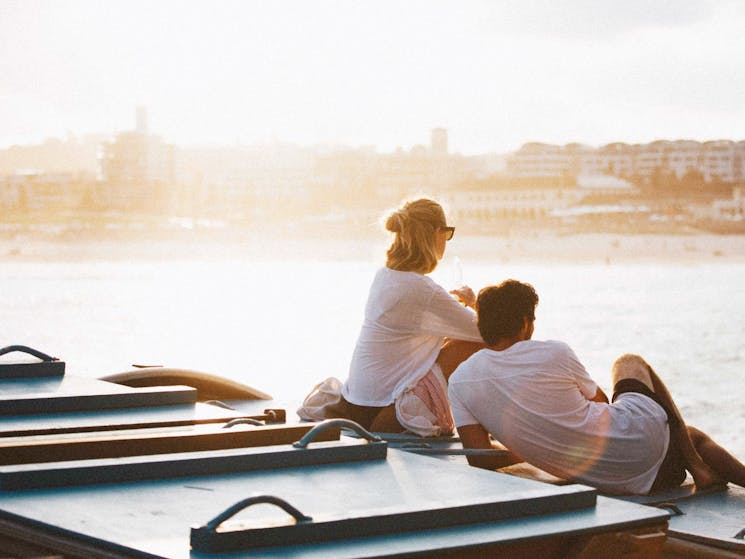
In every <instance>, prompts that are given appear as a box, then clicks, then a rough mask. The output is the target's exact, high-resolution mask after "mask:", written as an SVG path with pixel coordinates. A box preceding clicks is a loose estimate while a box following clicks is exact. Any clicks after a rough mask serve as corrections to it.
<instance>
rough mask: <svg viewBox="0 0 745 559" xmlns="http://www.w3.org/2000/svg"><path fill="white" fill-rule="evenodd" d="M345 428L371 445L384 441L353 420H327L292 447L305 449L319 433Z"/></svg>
mask: <svg viewBox="0 0 745 559" xmlns="http://www.w3.org/2000/svg"><path fill="white" fill-rule="evenodd" d="M343 428H346V429H351V430H352V431H354V432H355V433H357V434H358V435H360V436H361V437H364V438H366V439H367V440H368V441H369V442H371V443H377V442H380V441H382V440H383V439H381V438H380V437H378V436H377V435H373V434H372V433H371V432H370V431H368V430H367V429H365V428H364V427H363V426H362V425H360V424H359V423H356V422H354V421H352V420H351V419H326V420H325V421H322V422H321V423H319V424H318V425H316V426H315V427H313V429H311V430H310V431H308V432H307V433H306V434H305V436H304V437H303V438H302V439H300V440H299V441H296V442H294V443H292V446H294V447H295V448H305V447H307V446H308V444H310V442H311V441H313V439H314V438H315V437H316V435H318V434H319V433H325V432H326V431H329V430H331V429H343Z"/></svg>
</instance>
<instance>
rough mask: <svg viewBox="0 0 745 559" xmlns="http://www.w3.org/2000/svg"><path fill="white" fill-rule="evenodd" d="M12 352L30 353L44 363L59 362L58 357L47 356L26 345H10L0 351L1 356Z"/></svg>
mask: <svg viewBox="0 0 745 559" xmlns="http://www.w3.org/2000/svg"><path fill="white" fill-rule="evenodd" d="M11 351H22V352H24V353H28V354H29V355H33V356H34V357H38V358H39V359H41V360H42V361H59V359H58V358H57V357H52V356H50V355H47V354H46V353H42V352H41V351H39V350H38V349H34V348H32V347H28V346H25V345H9V346H7V347H4V348H2V349H0V355H5V354H6V353H10V352H11Z"/></svg>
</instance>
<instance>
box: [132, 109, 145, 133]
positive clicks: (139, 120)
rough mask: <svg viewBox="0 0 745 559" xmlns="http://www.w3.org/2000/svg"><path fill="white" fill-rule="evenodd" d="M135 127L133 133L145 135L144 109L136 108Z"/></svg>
mask: <svg viewBox="0 0 745 559" xmlns="http://www.w3.org/2000/svg"><path fill="white" fill-rule="evenodd" d="M135 122H136V127H135V131H136V132H139V133H140V134H147V109H146V108H145V107H142V106H140V107H137V110H136V113H135Z"/></svg>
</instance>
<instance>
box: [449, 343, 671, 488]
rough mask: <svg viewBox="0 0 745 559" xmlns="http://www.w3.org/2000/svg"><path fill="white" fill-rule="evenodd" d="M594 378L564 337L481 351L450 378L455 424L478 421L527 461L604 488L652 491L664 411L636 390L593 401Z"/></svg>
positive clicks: (663, 445)
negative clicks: (563, 339)
mask: <svg viewBox="0 0 745 559" xmlns="http://www.w3.org/2000/svg"><path fill="white" fill-rule="evenodd" d="M597 388H598V387H597V384H596V383H595V382H594V381H593V380H592V379H591V378H590V376H589V374H588V373H587V371H586V370H585V368H584V366H583V365H582V364H581V363H580V362H579V360H578V359H577V356H576V355H575V354H574V352H573V351H572V350H571V348H570V347H569V346H568V345H566V344H565V343H563V342H556V341H535V340H527V341H523V342H518V343H516V344H514V345H512V346H511V347H509V348H507V349H506V350H504V351H495V350H491V349H484V350H481V351H479V352H477V353H475V354H474V355H472V356H471V357H470V358H469V359H467V360H466V361H465V362H463V363H462V364H461V365H460V366H459V367H458V368H457V369H456V371H455V373H453V375H452V376H451V377H450V380H449V389H448V392H449V396H450V403H451V405H452V408H453V418H454V419H455V425H456V426H457V427H462V426H464V425H473V424H480V425H481V426H482V427H483V428H484V429H486V430H487V431H488V432H489V433H490V434H491V435H492V436H493V437H494V438H495V439H497V440H498V441H500V442H501V443H502V444H504V445H505V446H506V447H507V448H509V449H510V450H512V451H513V452H514V453H516V454H517V455H519V456H521V457H522V458H523V459H524V460H526V461H527V462H529V463H531V464H533V465H534V466H537V467H538V468H541V469H542V470H545V471H547V472H549V473H551V474H554V475H556V476H558V477H561V478H565V479H572V480H575V481H578V482H581V483H585V484H587V485H591V486H593V487H597V488H599V489H601V490H603V491H607V492H609V493H639V494H644V493H647V492H649V490H650V488H651V487H652V483H653V482H654V479H655V477H656V476H657V472H658V470H659V467H660V464H661V463H662V460H663V458H664V457H665V453H666V452H667V447H668V444H669V439H670V437H669V430H668V426H667V415H666V413H665V411H664V410H663V409H662V407H661V406H659V405H658V404H657V403H656V402H654V401H653V400H652V399H650V398H647V397H646V396H643V395H641V394H635V393H625V394H622V395H620V396H619V397H618V398H617V399H616V401H615V402H614V403H612V404H605V403H601V402H591V401H589V398H592V397H594V396H595V394H596V392H597Z"/></svg>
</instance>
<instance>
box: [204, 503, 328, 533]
mask: <svg viewBox="0 0 745 559" xmlns="http://www.w3.org/2000/svg"><path fill="white" fill-rule="evenodd" d="M264 503H267V504H270V505H276V506H278V507H279V508H281V509H282V510H284V511H285V512H286V513H287V514H289V515H291V516H292V517H293V518H294V519H295V521H296V522H312V521H313V518H311V517H310V516H307V515H305V514H303V513H302V512H300V511H299V510H298V509H296V508H295V507H293V506H292V505H291V504H290V503H288V502H287V501H285V500H284V499H280V498H279V497H275V496H274V495H254V496H253V497H248V498H247V499H243V500H242V501H238V502H237V503H236V504H234V505H233V506H232V507H228V508H227V509H225V510H224V511H223V512H221V513H220V514H218V515H217V516H216V517H215V518H213V519H212V520H210V521H209V522H207V523H206V524H205V525H204V526H202V527H200V528H198V530H207V531H212V532H214V531H215V530H216V529H217V528H218V526H220V524H222V523H223V522H225V521H226V520H227V519H228V518H230V517H232V516H235V515H236V514H238V513H239V512H241V511H242V510H244V509H246V508H248V507H250V506H252V505H258V504H264Z"/></svg>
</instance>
